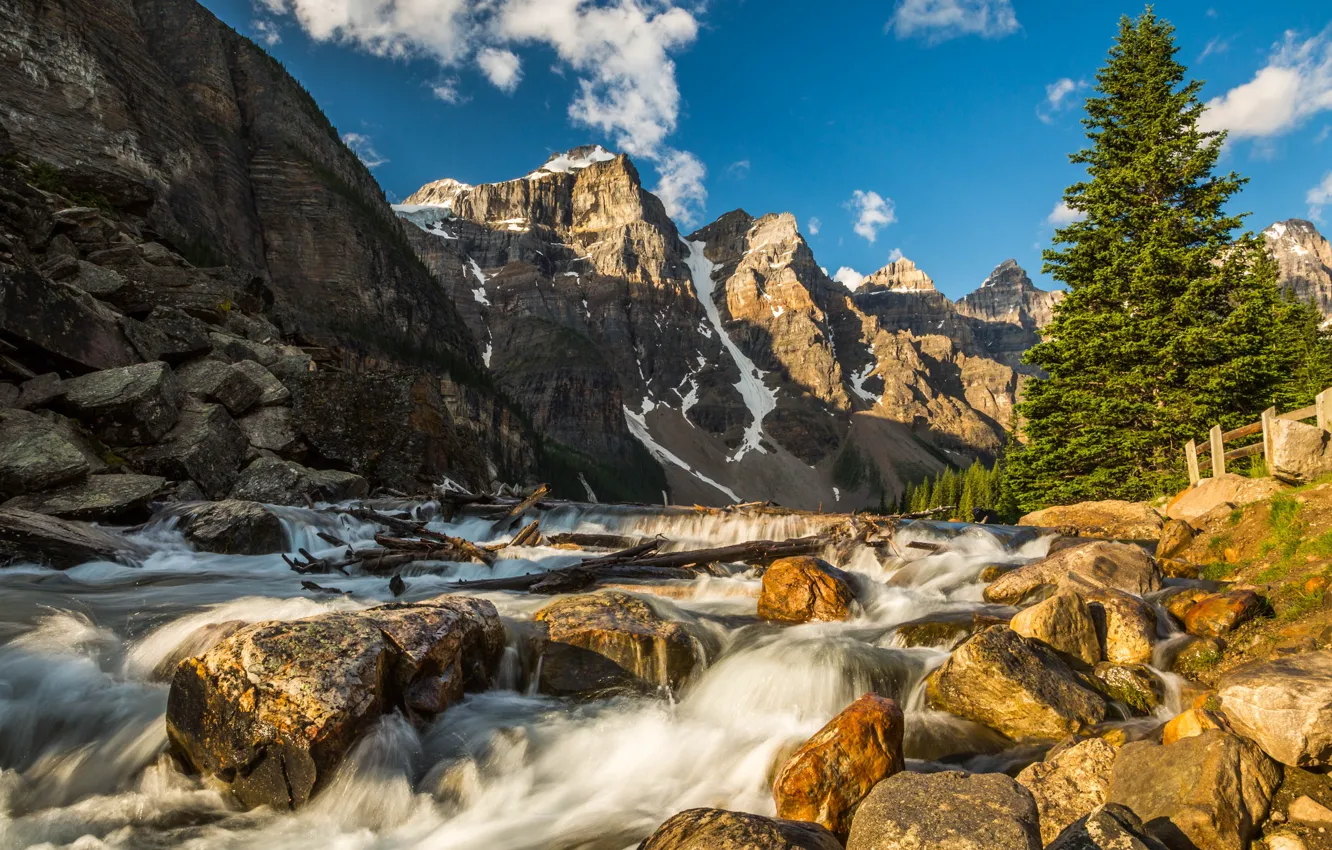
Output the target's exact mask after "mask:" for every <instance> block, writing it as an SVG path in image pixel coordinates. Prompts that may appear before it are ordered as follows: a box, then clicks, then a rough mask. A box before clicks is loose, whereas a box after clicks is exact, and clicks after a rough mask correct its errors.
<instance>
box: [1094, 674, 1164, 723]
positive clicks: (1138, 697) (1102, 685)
mask: <svg viewBox="0 0 1332 850" xmlns="http://www.w3.org/2000/svg"><path fill="white" fill-rule="evenodd" d="M1092 679H1093V681H1094V682H1095V684H1096V687H1097V690H1099V691H1100V692H1101V693H1103V694H1105V695H1106V696H1108V697H1109V698H1110V699H1112V700H1115V701H1116V702H1121V703H1123V704H1124V705H1127V706H1128V707H1129V709H1130V710H1131V711H1132V712H1133V713H1134V714H1136V715H1138V716H1139V717H1145V716H1146V715H1148V714H1151V713H1152V712H1153V711H1155V710H1156V707H1157V706H1158V705H1160V704H1161V699H1162V696H1163V691H1164V685H1163V684H1162V682H1161V680H1160V679H1159V678H1158V677H1157V675H1156V674H1155V673H1154V672H1152V668H1150V667H1148V666H1147V665H1146V664H1111V663H1109V662H1102V663H1101V664H1097V665H1096V667H1094V668H1093V669H1092Z"/></svg>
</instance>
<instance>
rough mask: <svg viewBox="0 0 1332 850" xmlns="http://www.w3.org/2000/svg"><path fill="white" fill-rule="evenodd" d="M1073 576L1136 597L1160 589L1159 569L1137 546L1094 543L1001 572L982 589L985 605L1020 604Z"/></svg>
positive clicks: (1099, 541) (1074, 547)
mask: <svg viewBox="0 0 1332 850" xmlns="http://www.w3.org/2000/svg"><path fill="white" fill-rule="evenodd" d="M1069 573H1073V574H1074V575H1076V576H1078V577H1079V578H1080V579H1082V581H1083V582H1085V583H1089V584H1092V585H1095V586H1098V587H1112V588H1115V589H1116V590H1126V591H1128V592H1129V593H1136V594H1138V595H1141V594H1144V593H1147V592H1149V591H1153V590H1158V589H1160V587H1161V580H1162V575H1161V568H1160V566H1159V565H1158V564H1157V563H1156V560H1155V559H1154V558H1152V556H1151V555H1148V554H1147V551H1146V550H1145V549H1143V548H1142V547H1141V546H1137V545H1135V544H1132V543H1111V542H1108V541H1104V540H1098V541H1095V542H1093V543H1085V544H1082V545H1078V546H1073V547H1070V548H1067V549H1060V550H1059V551H1058V552H1055V553H1054V554H1052V555H1049V556H1047V557H1045V558H1042V559H1041V560H1039V561H1037V562H1035V563H1033V564H1027V565H1026V566H1024V567H1020V568H1018V569H1016V570H1013V571H1012V572H1009V573H1005V574H1004V575H1002V576H1000V577H999V578H998V579H996V580H995V581H994V582H993V583H992V584H990V585H989V586H988V587H986V588H985V599H986V601H988V602H1000V603H1004V604H1008V605H1012V604H1016V603H1018V602H1021V601H1022V600H1023V599H1024V598H1025V597H1027V596H1028V595H1029V594H1031V593H1033V592H1035V591H1036V590H1038V589H1040V588H1041V587H1043V586H1047V585H1054V584H1058V583H1059V582H1060V580H1062V579H1064V578H1065V577H1066V576H1068V574H1069Z"/></svg>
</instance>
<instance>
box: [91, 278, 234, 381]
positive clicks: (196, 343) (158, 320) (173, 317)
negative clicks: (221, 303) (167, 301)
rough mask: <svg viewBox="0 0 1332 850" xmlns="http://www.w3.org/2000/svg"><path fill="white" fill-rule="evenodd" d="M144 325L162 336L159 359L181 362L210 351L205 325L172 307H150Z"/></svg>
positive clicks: (211, 343)
mask: <svg viewBox="0 0 1332 850" xmlns="http://www.w3.org/2000/svg"><path fill="white" fill-rule="evenodd" d="M110 273H111V274H114V272H110ZM143 322H144V324H145V325H147V326H148V327H150V328H152V329H153V330H155V331H157V332H158V333H159V334H161V335H162V341H161V342H159V345H161V346H162V348H161V359H162V360H165V361H167V362H168V363H181V362H184V361H186V360H189V359H192V358H195V357H202V356H203V355H205V354H207V353H208V352H210V351H212V350H213V341H212V340H211V339H209V338H208V325H206V324H204V323H203V322H201V321H199V320H198V319H196V318H194V317H193V316H191V315H190V314H188V313H186V312H184V311H183V310H178V309H176V308H175V307H154V308H153V311H152V312H151V313H149V314H148V317H147V318H146V319H144V320H143Z"/></svg>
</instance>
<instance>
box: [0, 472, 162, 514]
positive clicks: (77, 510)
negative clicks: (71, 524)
mask: <svg viewBox="0 0 1332 850" xmlns="http://www.w3.org/2000/svg"><path fill="white" fill-rule="evenodd" d="M165 486H166V479H164V478H159V477H158V476H156V475H130V474H124V475H90V476H89V477H88V478H86V479H84V480H83V481H80V482H78V483H76V484H69V485H66V486H64V487H58V488H56V489H54V490H45V491H43V492H41V493H32V494H29V495H27V496H19V497H17V498H14V499H10V500H9V501H8V502H5V507H7V508H22V509H23V510H27V511H33V512H34V513H39V514H49V515H50V516H57V517H60V518H62V519H83V520H96V521H99V522H126V523H128V522H138V521H140V520H143V519H147V518H148V514H149V512H150V511H149V506H150V504H151V503H152V501H153V499H154V498H155V497H156V496H157V495H158V494H159V493H161V492H162V489H163V488H164V487H165Z"/></svg>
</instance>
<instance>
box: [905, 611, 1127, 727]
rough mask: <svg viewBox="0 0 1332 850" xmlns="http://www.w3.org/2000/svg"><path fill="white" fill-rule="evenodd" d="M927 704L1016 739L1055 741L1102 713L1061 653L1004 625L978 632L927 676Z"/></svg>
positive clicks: (1095, 698) (1093, 721)
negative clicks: (1060, 655)
mask: <svg viewBox="0 0 1332 850" xmlns="http://www.w3.org/2000/svg"><path fill="white" fill-rule="evenodd" d="M926 695H927V697H928V699H929V703H930V705H932V706H934V707H935V708H938V709H941V710H943V711H948V712H951V713H953V714H956V715H957V716H959V717H963V718H966V719H967V720H974V721H975V722H977V723H981V724H983V725H985V726H989V727H990V728H991V729H995V730H997V731H999V732H1002V733H1003V734H1005V735H1007V736H1008V737H1010V738H1014V739H1017V740H1026V739H1033V740H1046V741H1057V740H1059V739H1060V738H1063V737H1064V736H1065V735H1071V734H1077V733H1079V732H1082V731H1084V730H1085V729H1087V728H1088V727H1090V726H1092V725H1094V724H1096V723H1099V722H1101V721H1102V720H1104V719H1105V701H1104V700H1103V699H1102V698H1101V697H1100V696H1099V695H1098V694H1096V693H1095V692H1093V691H1091V690H1089V689H1088V688H1086V687H1084V686H1083V685H1082V683H1081V681H1080V680H1079V679H1078V677H1077V674H1075V673H1074V672H1073V671H1072V670H1071V669H1070V668H1069V667H1068V665H1067V664H1065V663H1064V661H1063V660H1062V659H1061V658H1060V657H1059V655H1058V654H1057V653H1056V652H1055V651H1054V650H1052V649H1050V648H1049V647H1047V646H1045V645H1044V644H1042V643H1040V642H1038V641H1034V640H1029V639H1027V638H1024V637H1022V636H1021V635H1019V634H1018V633H1017V632H1014V631H1013V630H1012V629H1009V628H1007V627H1005V626H991V627H990V628H988V629H986V630H984V631H982V632H977V633H976V634H975V635H973V636H972V637H971V638H970V639H969V640H967V641H966V642H965V643H963V644H962V645H961V646H959V647H958V648H957V649H956V650H954V652H953V654H952V655H951V656H949V658H948V660H947V661H945V662H944V663H943V665H942V666H940V667H939V669H938V670H936V671H935V672H934V673H932V674H930V677H929V679H928V682H927V688H926Z"/></svg>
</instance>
